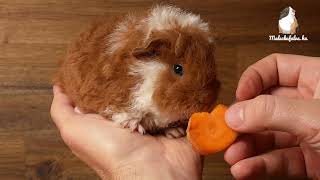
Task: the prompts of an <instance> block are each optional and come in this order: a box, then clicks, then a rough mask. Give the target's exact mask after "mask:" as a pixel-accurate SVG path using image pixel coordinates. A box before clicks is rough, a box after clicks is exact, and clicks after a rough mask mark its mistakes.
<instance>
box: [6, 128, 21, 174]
mask: <svg viewBox="0 0 320 180" xmlns="http://www.w3.org/2000/svg"><path fill="white" fill-rule="evenodd" d="M0 149H1V150H0V179H10V180H11V179H12V180H16V179H17V180H18V179H19V180H20V179H24V171H25V165H24V158H25V154H24V151H25V149H24V140H23V134H22V133H21V132H12V131H4V130H0Z"/></svg>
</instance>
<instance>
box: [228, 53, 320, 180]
mask: <svg viewBox="0 0 320 180" xmlns="http://www.w3.org/2000/svg"><path fill="white" fill-rule="evenodd" d="M260 94H267V95H260ZM236 97H237V100H239V101H240V102H238V103H236V104H234V105H232V106H231V107H230V108H229V110H228V111H227V113H226V120H227V123H228V125H229V126H230V127H231V128H233V129H234V130H236V131H238V132H241V133H246V134H244V135H242V136H240V138H239V139H238V141H236V142H235V143H234V144H233V145H231V146H230V147H229V148H228V149H227V151H226V152H225V160H226V161H227V162H228V163H229V164H230V165H232V167H231V173H232V174H233V176H234V177H235V178H236V179H256V178H261V177H266V176H287V177H294V178H297V177H309V178H313V179H320V58H316V57H306V56H298V55H289V54H273V55H270V56H268V57H266V58H264V59H262V60H260V61H258V62H257V63H255V64H253V65H252V66H250V67H249V68H248V69H247V70H246V71H245V72H244V73H243V75H242V77H241V78H240V81H239V84H238V88H237V91H236ZM252 98H253V99H252Z"/></svg>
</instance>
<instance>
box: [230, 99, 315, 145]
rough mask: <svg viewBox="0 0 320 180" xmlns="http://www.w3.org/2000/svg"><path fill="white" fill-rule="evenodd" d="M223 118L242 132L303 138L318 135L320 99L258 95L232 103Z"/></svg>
mask: <svg viewBox="0 0 320 180" xmlns="http://www.w3.org/2000/svg"><path fill="white" fill-rule="evenodd" d="M226 121H227V124H228V125H229V126H230V127H231V128H233V129H234V130H236V131H239V132H243V133H253V132H259V131H265V130H274V131H285V132H288V133H291V134H294V135H296V136H298V137H300V138H303V139H305V138H307V137H313V136H316V135H317V134H319V129H320V101H319V100H315V99H311V100H298V99H289V98H286V97H279V96H271V95H260V96H258V97H256V98H254V99H251V100H247V101H242V102H239V103H236V104H234V105H233V106H231V107H230V108H229V109H228V111H227V113H226Z"/></svg>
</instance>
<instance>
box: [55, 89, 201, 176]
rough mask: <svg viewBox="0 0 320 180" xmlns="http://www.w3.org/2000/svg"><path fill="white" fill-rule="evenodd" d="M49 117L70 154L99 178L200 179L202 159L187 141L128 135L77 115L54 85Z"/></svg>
mask: <svg viewBox="0 0 320 180" xmlns="http://www.w3.org/2000/svg"><path fill="white" fill-rule="evenodd" d="M51 116H52V119H53V121H54V122H55V124H56V125H57V127H58V129H59V131H60V134H61V136H62V138H63V140H64V142H65V143H66V144H67V145H68V146H69V148H70V149H71V150H72V152H73V153H74V154H75V155H76V156H77V157H79V158H80V159H81V160H83V161H84V162H85V163H87V164H88V165H89V166H90V167H91V168H92V169H94V170H95V171H96V172H97V174H98V175H99V176H100V177H101V178H102V179H108V180H110V179H117V180H121V179H125V180H130V179H148V180H149V179H153V180H157V179H168V180H169V179H181V180H183V179H186V180H187V179H195V180H196V179H201V174H202V162H201V157H200V155H199V154H198V153H196V152H195V151H193V149H192V147H191V145H190V144H189V143H188V142H187V140H186V138H179V139H169V138H166V137H163V136H159V137H154V136H148V135H140V134H139V133H131V132H130V131H128V130H127V129H122V128H120V127H118V126H117V125H116V124H115V123H113V122H111V121H108V120H106V119H104V118H103V117H102V116H100V115H97V114H79V113H76V112H75V111H74V107H73V106H72V102H71V101H70V100H69V99H68V97H67V96H66V95H65V94H63V93H62V92H61V90H60V88H58V87H56V86H55V87H54V98H53V102H52V106H51Z"/></svg>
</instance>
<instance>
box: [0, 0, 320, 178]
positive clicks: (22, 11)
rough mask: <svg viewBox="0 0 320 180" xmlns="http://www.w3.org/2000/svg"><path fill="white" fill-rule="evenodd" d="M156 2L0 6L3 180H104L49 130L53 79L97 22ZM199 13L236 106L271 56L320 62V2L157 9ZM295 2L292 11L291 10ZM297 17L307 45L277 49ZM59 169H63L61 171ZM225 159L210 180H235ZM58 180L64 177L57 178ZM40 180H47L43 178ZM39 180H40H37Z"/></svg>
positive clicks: (210, 161) (208, 2)
mask: <svg viewBox="0 0 320 180" xmlns="http://www.w3.org/2000/svg"><path fill="white" fill-rule="evenodd" d="M154 2H155V1H152V0H109V1H108V0H0V179H1V180H2V179H3V180H14V179H19V180H20V179H32V177H35V176H39V177H40V179H75V180H81V179H83V180H88V179H90V180H91V179H98V178H97V176H96V175H95V174H94V172H92V171H91V170H90V169H89V168H88V167H87V166H86V165H84V164H83V163H82V162H80V161H79V160H78V159H77V158H76V157H74V156H73V155H72V153H71V152H70V151H69V150H68V148H67V147H66V146H65V145H64V144H63V142H62V140H61V138H60V136H59V134H58V132H57V130H56V128H55V126H54V125H53V123H52V122H51V119H50V115H49V108H50V103H51V99H52V92H51V77H52V75H53V73H54V72H55V71H56V69H57V62H58V60H59V59H61V58H62V57H63V56H64V54H65V50H66V47H67V44H68V42H69V41H70V40H71V39H73V38H74V37H75V35H76V34H77V33H78V32H79V31H81V29H83V28H84V27H86V26H87V25H88V24H89V23H90V22H91V21H93V20H94V19H96V18H97V17H100V16H104V15H108V16H113V15H116V14H119V13H123V12H128V11H140V10H144V9H147V8H148V7H150V6H151V5H152V4H153V3H154ZM157 2H164V3H171V4H176V5H177V6H180V7H183V8H186V9H189V10H191V11H193V12H196V13H200V14H201V15H202V17H203V18H205V19H207V20H209V21H210V22H211V24H212V25H213V27H214V34H215V36H216V40H217V52H216V53H217V55H216V57H217V61H218V62H217V63H218V65H219V69H218V70H219V78H220V79H221V81H222V85H223V86H222V93H221V95H220V98H219V101H220V102H223V103H225V104H229V103H231V102H232V101H233V99H234V91H235V88H236V85H237V80H238V78H239V76H240V74H241V72H243V70H244V69H245V68H246V67H247V66H248V65H249V64H251V63H253V62H255V61H257V60H259V59H260V58H262V57H264V56H266V55H268V54H270V53H273V52H283V53H295V54H303V55H310V56H320V23H319V22H320V21H319V19H320V14H319V9H320V1H317V0H310V1H301V0H294V1H289V0H281V1H280V0H279V1H276V0H259V1H256V0H247V1H240V0H194V1H193V0H177V1H157ZM289 2H290V3H289ZM287 5H292V6H293V8H295V9H296V11H297V18H298V21H299V24H300V34H305V35H306V36H308V38H309V41H308V42H291V43H289V42H272V41H269V40H268V38H269V37H268V36H269V35H271V34H277V33H278V27H277V21H278V16H279V12H280V11H281V10H282V9H283V8H284V7H286V6H287ZM57 164H58V165H57ZM228 168H229V167H228V165H227V164H226V163H224V161H223V158H222V154H218V155H214V156H211V157H208V158H207V159H206V161H205V168H204V175H203V176H204V179H205V180H208V179H217V180H223V179H232V177H231V175H230V172H229V169H228ZM56 176H58V177H56ZM41 177H42V178H41ZM33 179H34V178H33Z"/></svg>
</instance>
